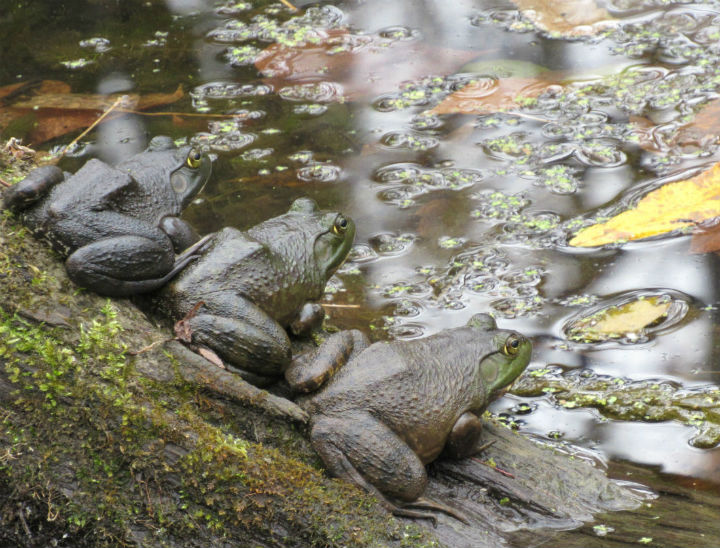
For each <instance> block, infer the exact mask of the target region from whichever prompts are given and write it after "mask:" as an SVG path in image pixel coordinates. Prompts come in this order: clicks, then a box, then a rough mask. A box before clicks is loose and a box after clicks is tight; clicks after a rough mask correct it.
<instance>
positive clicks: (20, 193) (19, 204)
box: [3, 166, 65, 211]
mask: <svg viewBox="0 0 720 548" xmlns="http://www.w3.org/2000/svg"><path fill="white" fill-rule="evenodd" d="M64 180H65V175H64V174H63V172H62V170H61V169H60V168H59V167H57V166H42V167H38V168H35V169H33V170H32V171H31V172H30V173H29V174H28V176H27V177H25V178H24V179H23V180H22V181H20V182H19V183H17V184H16V185H14V186H12V187H10V188H9V189H8V190H6V191H5V193H4V194H3V205H4V206H5V207H6V208H7V209H10V210H11V211H22V210H23V209H27V208H28V207H30V206H31V205H33V204H34V203H35V202H37V201H38V200H40V199H41V198H43V197H44V196H45V195H46V194H47V193H48V192H49V191H50V189H51V188H52V187H54V186H55V185H57V184H58V183H61V182H63V181H64Z"/></svg>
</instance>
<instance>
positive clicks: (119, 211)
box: [3, 136, 211, 297]
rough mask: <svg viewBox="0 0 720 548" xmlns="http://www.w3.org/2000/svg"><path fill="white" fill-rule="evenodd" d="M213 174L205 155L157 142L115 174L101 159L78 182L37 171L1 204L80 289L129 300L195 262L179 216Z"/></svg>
mask: <svg viewBox="0 0 720 548" xmlns="http://www.w3.org/2000/svg"><path fill="white" fill-rule="evenodd" d="M210 170H211V162H210V160H209V159H208V158H207V157H205V156H204V155H203V154H201V153H200V152H199V151H197V150H195V149H194V148H192V147H190V146H184V147H180V148H177V147H175V145H174V143H173V141H172V139H170V138H169V137H165V136H157V137H155V138H153V139H152V140H151V141H150V144H149V146H148V148H147V150H145V151H143V152H141V153H139V154H136V155H135V156H133V157H131V158H128V159H127V160H125V161H123V162H121V163H119V164H117V165H116V166H114V167H113V166H110V165H108V164H106V163H104V162H102V161H100V160H98V159H92V160H89V161H88V162H86V163H85V165H84V166H83V167H82V168H80V169H79V170H78V171H77V172H76V173H75V174H74V175H73V174H70V173H64V172H63V171H61V170H60V169H59V168H58V167H56V166H44V167H39V168H37V169H35V170H33V171H31V172H30V174H28V176H27V177H26V178H25V179H23V180H22V181H20V182H19V183H18V184H17V185H15V186H14V187H12V188H10V189H9V190H8V191H6V192H5V194H4V196H3V203H4V205H5V207H6V208H8V209H10V210H12V211H13V212H15V213H17V214H19V215H20V217H21V219H22V221H23V223H24V224H25V225H26V226H28V227H29V228H30V229H31V230H32V231H33V232H35V233H36V234H38V235H41V236H43V237H44V238H46V239H47V240H48V242H49V243H50V245H51V246H52V247H53V248H54V249H55V250H56V251H58V252H59V253H60V254H62V255H63V256H64V257H65V258H66V260H65V266H66V269H67V272H68V275H69V276H70V278H71V279H72V280H73V281H74V282H75V283H77V284H78V285H81V286H83V287H86V288H88V289H90V290H92V291H95V292H96V293H100V294H102V295H109V296H115V297H123V296H128V295H133V294H136V293H143V292H147V291H152V290H155V289H157V288H159V287H160V286H162V285H163V284H165V283H166V282H167V281H168V280H169V279H170V278H172V277H173V276H174V275H175V274H177V272H179V271H180V270H181V269H182V268H183V267H184V266H185V265H186V264H187V263H188V262H190V261H192V259H193V258H195V257H196V253H195V252H196V251H197V249H196V248H193V247H192V246H193V245H195V244H196V243H197V242H198V235H197V233H196V232H195V231H194V230H193V229H192V227H191V226H190V225H189V224H187V223H186V222H185V221H183V220H182V219H180V218H179V217H178V215H179V214H180V213H181V212H182V210H183V209H184V208H185V206H187V205H188V204H189V203H190V200H192V198H193V197H194V196H195V195H196V194H197V193H198V192H199V191H200V189H201V188H202V187H203V185H204V184H205V182H206V181H207V180H208V178H209V176H210ZM203 243H204V242H203ZM201 246H202V244H201V243H200V244H198V247H201ZM183 250H185V252H184V253H181V254H180V256H178V257H176V256H175V253H176V252H177V253H180V252H181V251H183Z"/></svg>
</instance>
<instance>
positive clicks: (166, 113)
mask: <svg viewBox="0 0 720 548" xmlns="http://www.w3.org/2000/svg"><path fill="white" fill-rule="evenodd" d="M115 111H116V112H123V113H125V114H136V115H137V116H183V117H195V118H222V119H228V118H241V117H242V116H241V115H239V114H209V113H208V114H203V113H202V112H172V111H169V110H168V111H162V112H144V111H142V110H133V109H131V108H116V109H115Z"/></svg>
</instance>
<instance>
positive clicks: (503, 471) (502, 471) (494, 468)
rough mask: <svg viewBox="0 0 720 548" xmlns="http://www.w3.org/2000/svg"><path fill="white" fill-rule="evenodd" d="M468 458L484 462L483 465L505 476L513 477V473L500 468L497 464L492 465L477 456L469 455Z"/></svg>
mask: <svg viewBox="0 0 720 548" xmlns="http://www.w3.org/2000/svg"><path fill="white" fill-rule="evenodd" d="M470 458H471V459H472V460H474V461H476V462H479V463H480V464H484V465H485V466H487V467H488V468H492V469H493V470H495V471H496V472H498V473H499V474H502V475H503V476H505V477H508V478H512V479H515V475H514V474H511V473H510V472H507V471H505V470H503V469H502V468H499V467H498V466H492V465H491V464H489V463H488V462H486V461H484V460H480V459H479V458H477V457H470Z"/></svg>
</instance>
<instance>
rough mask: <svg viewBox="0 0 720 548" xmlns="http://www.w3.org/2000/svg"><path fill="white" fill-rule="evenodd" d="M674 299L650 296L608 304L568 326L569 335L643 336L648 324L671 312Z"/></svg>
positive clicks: (584, 337) (602, 338) (579, 337)
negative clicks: (609, 305) (612, 304)
mask: <svg viewBox="0 0 720 548" xmlns="http://www.w3.org/2000/svg"><path fill="white" fill-rule="evenodd" d="M671 304H672V301H671V300H669V299H667V298H663V297H646V298H642V299H637V300H634V301H630V302H627V303H624V304H621V305H619V306H613V307H610V308H606V309H603V310H600V311H599V312H596V313H595V314H592V315H590V316H586V317H584V318H581V319H579V320H577V321H575V322H573V323H572V324H571V325H570V326H568V327H567V328H566V329H565V331H566V334H567V337H568V339H570V340H574V341H583V342H600V341H606V340H610V339H620V338H630V339H632V338H635V339H637V338H639V337H640V336H641V335H642V334H643V331H644V329H645V328H647V327H649V326H652V325H653V324H655V323H657V322H659V321H660V320H662V319H664V318H665V317H666V316H667V313H668V310H669V309H670V306H671Z"/></svg>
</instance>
